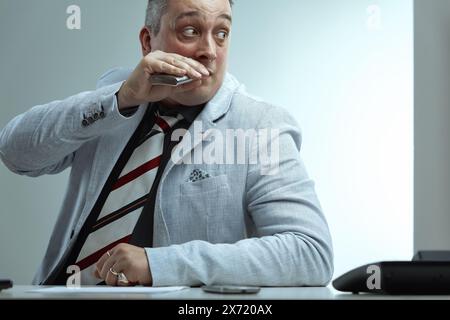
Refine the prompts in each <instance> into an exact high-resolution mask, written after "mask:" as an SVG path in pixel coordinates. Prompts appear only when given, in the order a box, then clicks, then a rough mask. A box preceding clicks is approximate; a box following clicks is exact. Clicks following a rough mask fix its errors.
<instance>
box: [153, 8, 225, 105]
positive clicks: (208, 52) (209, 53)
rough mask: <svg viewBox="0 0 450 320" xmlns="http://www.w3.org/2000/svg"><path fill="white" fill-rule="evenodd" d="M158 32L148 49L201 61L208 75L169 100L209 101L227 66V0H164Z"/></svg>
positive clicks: (200, 102) (217, 88)
mask: <svg viewBox="0 0 450 320" xmlns="http://www.w3.org/2000/svg"><path fill="white" fill-rule="evenodd" d="M167 4H168V7H167V11H166V13H165V14H164V15H163V16H162V18H161V28H160V31H159V33H158V35H156V36H155V35H154V34H152V35H151V40H150V45H151V50H152V51H155V50H161V51H164V52H169V53H177V54H180V55H182V56H185V57H188V58H192V59H194V60H197V61H198V62H200V63H202V64H203V65H204V66H205V67H206V68H207V69H208V70H209V72H210V74H211V76H210V77H208V78H207V79H205V80H202V85H201V86H200V87H198V88H196V89H193V90H190V91H187V92H183V93H176V94H173V96H171V97H170V99H169V102H171V103H177V104H182V105H186V106H195V105H201V104H204V103H206V102H208V101H209V100H211V99H212V98H213V97H214V95H215V94H216V93H217V91H218V90H219V88H220V86H221V85H222V82H223V79H224V76H225V72H226V69H227V56H228V46H229V39H228V37H229V35H230V32H231V7H230V3H229V0H168V1H167Z"/></svg>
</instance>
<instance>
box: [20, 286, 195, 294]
mask: <svg viewBox="0 0 450 320" xmlns="http://www.w3.org/2000/svg"><path fill="white" fill-rule="evenodd" d="M187 288H188V287H108V286H97V287H80V288H70V287H64V286H58V287H46V288H39V289H33V290H30V291H28V292H34V293H46V294H47V293H57V294H78V293H82V294H86V293H103V294H105V293H107V294H109V293H122V294H123V293H127V294H129V293H146V294H149V293H167V292H173V291H179V290H183V289H187Z"/></svg>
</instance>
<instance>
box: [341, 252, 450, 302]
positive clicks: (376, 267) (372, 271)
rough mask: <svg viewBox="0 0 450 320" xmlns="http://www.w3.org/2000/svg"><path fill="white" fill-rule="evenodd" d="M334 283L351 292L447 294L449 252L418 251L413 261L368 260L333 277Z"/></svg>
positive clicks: (449, 267) (449, 285) (449, 276)
mask: <svg viewBox="0 0 450 320" xmlns="http://www.w3.org/2000/svg"><path fill="white" fill-rule="evenodd" d="M377 277H378V279H377ZM333 287H334V288H335V289H336V290H339V291H344V292H352V293H360V292H367V293H380V294H405V295H414V294H421V295H430V294H436V295H441V294H447V295H450V253H449V252H446V251H420V252H418V253H417V254H416V255H415V256H414V259H413V261H382V262H377V263H372V264H367V265H364V266H361V267H358V268H356V269H353V270H351V271H349V272H347V273H345V274H343V275H342V276H340V277H338V278H337V279H335V280H334V281H333Z"/></svg>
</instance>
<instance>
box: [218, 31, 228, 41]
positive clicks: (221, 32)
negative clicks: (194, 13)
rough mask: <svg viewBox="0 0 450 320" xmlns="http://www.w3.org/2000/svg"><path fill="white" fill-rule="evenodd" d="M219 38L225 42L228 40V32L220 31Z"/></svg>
mask: <svg viewBox="0 0 450 320" xmlns="http://www.w3.org/2000/svg"><path fill="white" fill-rule="evenodd" d="M217 36H218V37H219V39H221V40H225V39H226V38H228V32H225V31H220V32H219V33H218V34H217Z"/></svg>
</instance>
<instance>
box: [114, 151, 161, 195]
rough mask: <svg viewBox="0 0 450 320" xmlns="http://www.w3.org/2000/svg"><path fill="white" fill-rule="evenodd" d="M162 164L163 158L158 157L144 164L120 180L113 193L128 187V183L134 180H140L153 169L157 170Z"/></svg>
mask: <svg viewBox="0 0 450 320" xmlns="http://www.w3.org/2000/svg"><path fill="white" fill-rule="evenodd" d="M160 163H161V156H159V157H156V158H155V159H152V160H150V161H149V162H147V163H144V164H143V165H142V166H140V167H138V168H136V169H134V170H133V171H130V172H129V173H127V174H126V175H124V176H123V177H121V178H120V179H119V180H117V182H116V183H115V184H114V186H113V187H112V190H111V191H114V190H117V189H119V188H120V187H122V186H124V185H126V184H127V183H129V182H131V181H133V180H134V179H136V178H139V177H140V176H142V175H143V174H144V173H146V172H148V171H150V170H152V169H155V168H156V167H158V166H159V164H160Z"/></svg>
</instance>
